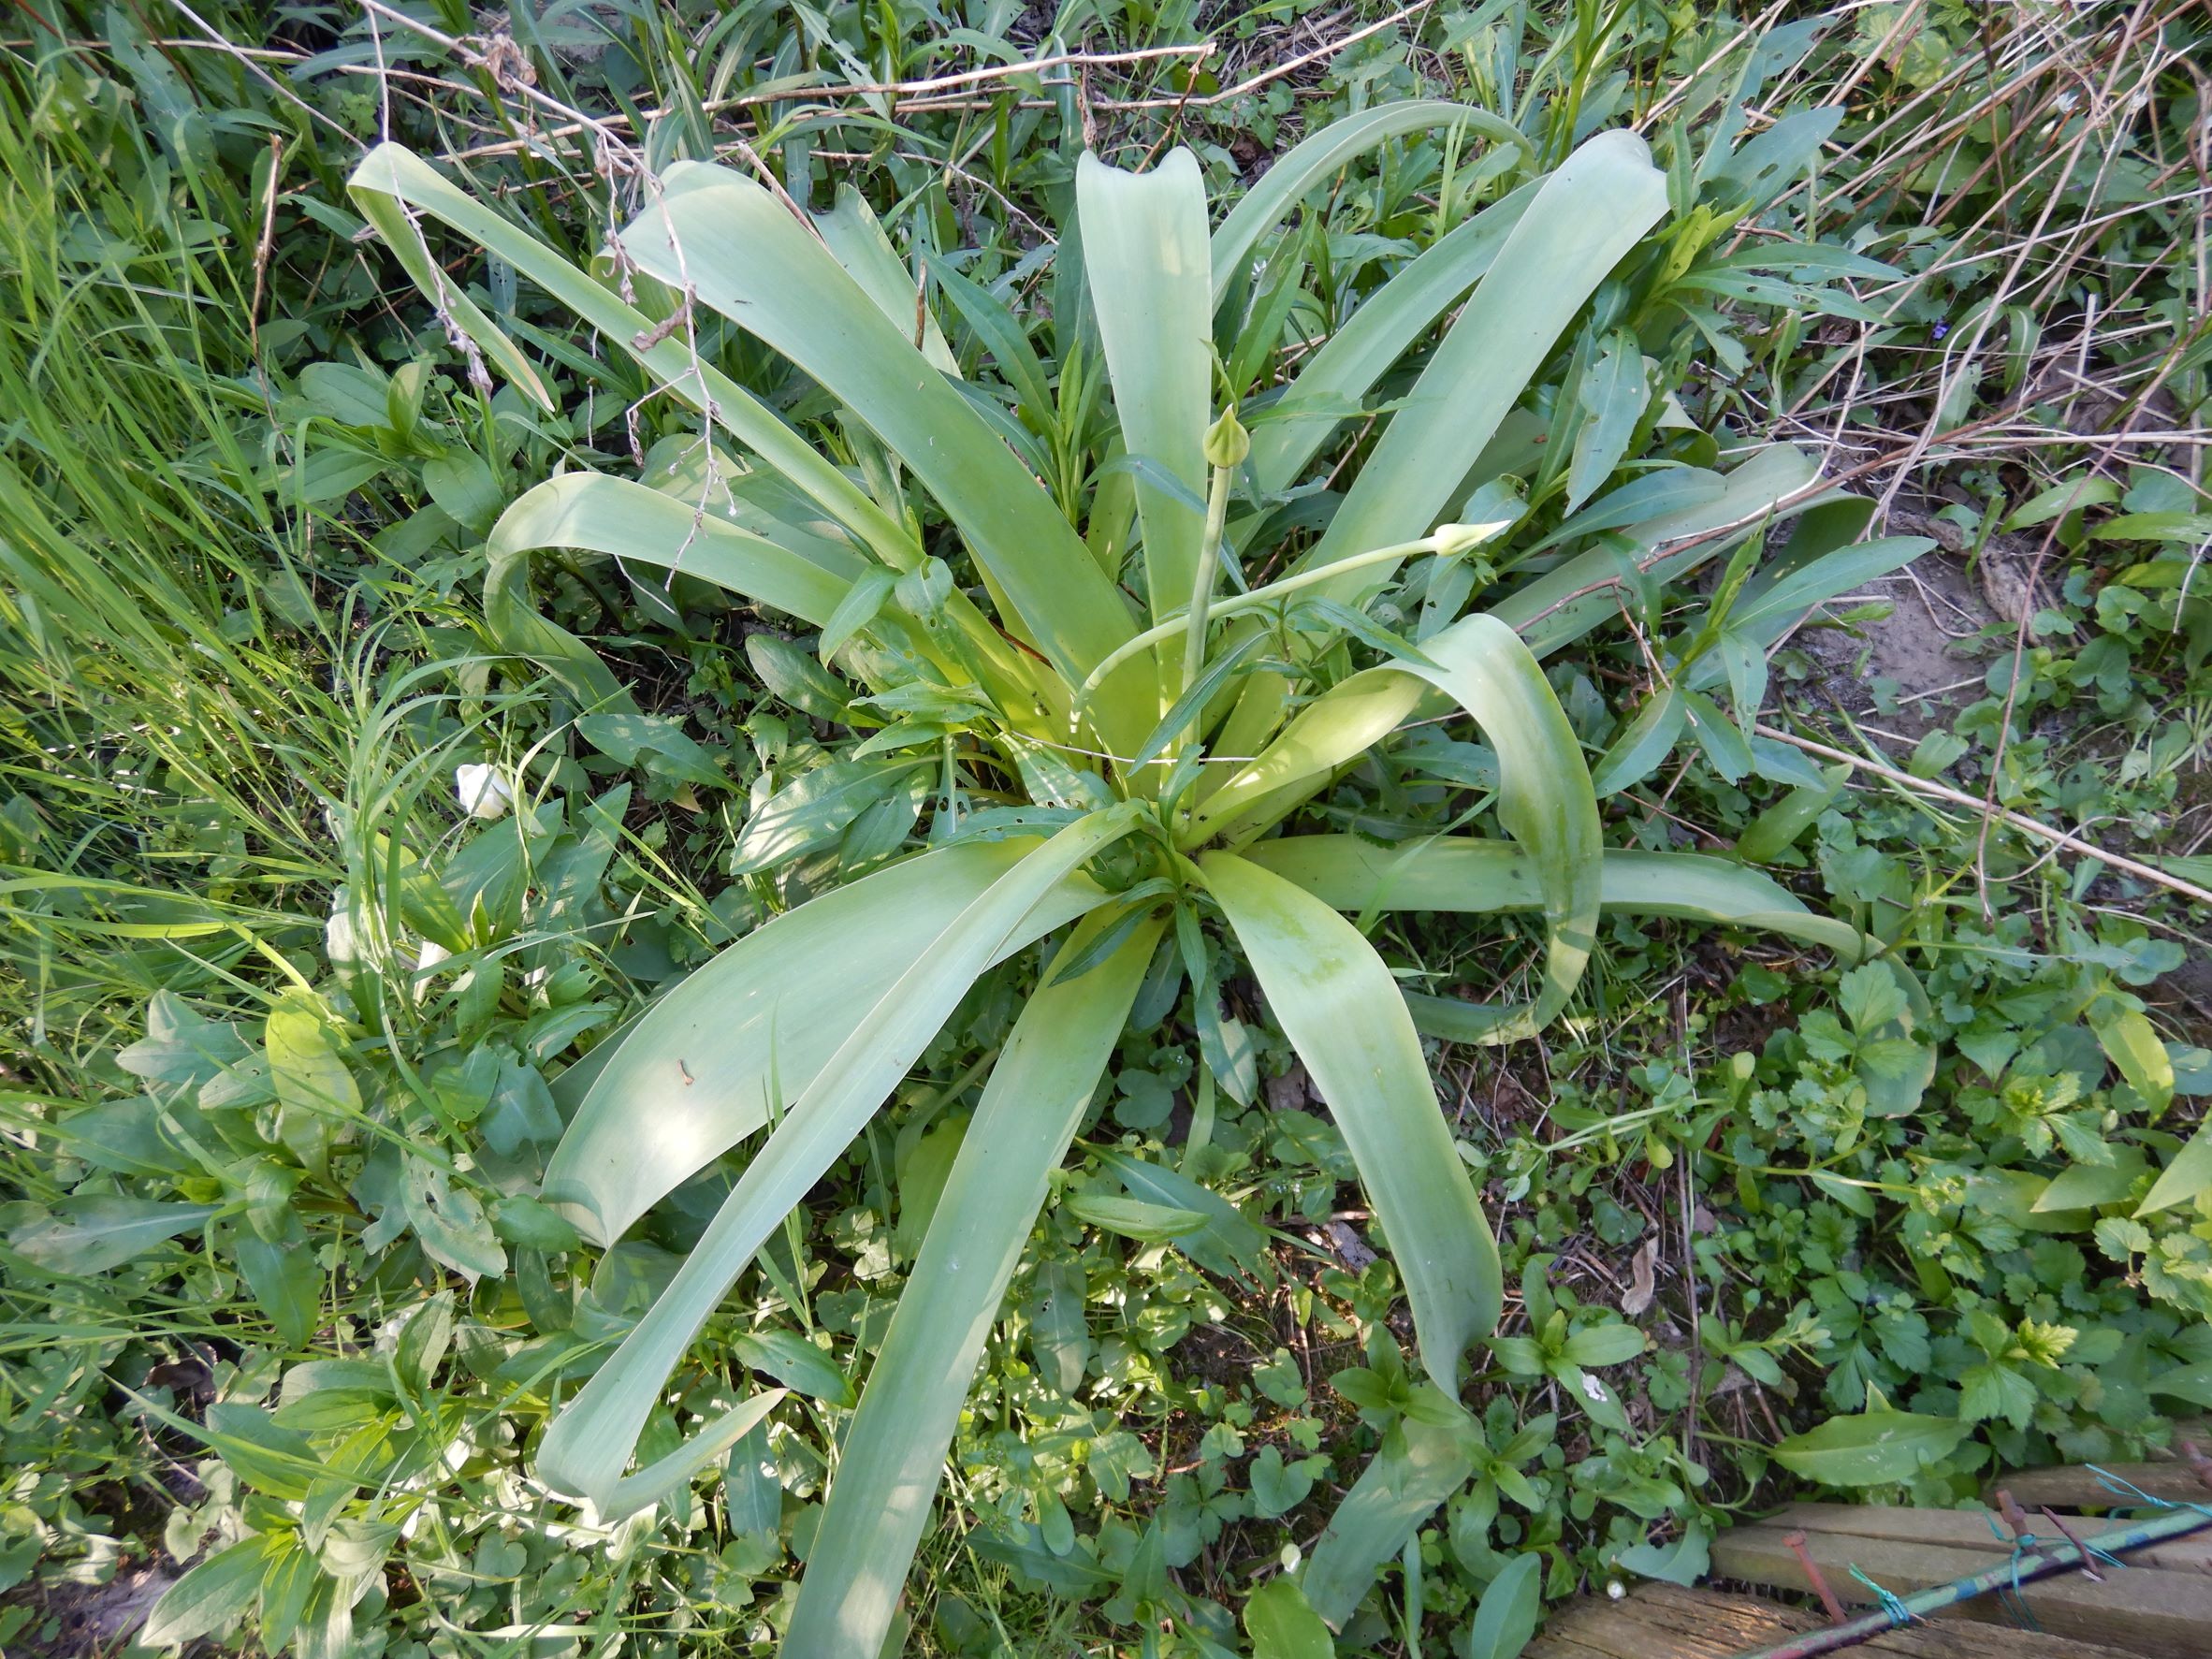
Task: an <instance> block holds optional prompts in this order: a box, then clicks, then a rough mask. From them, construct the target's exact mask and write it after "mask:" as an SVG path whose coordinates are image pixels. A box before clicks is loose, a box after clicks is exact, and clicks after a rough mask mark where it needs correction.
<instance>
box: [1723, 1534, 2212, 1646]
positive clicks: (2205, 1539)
mask: <svg viewBox="0 0 2212 1659" xmlns="http://www.w3.org/2000/svg"><path fill="white" fill-rule="evenodd" d="M1995 1520H1997V1518H1996V1517H1995V1516H1993V1515H1991V1514H1990V1513H1989V1512H1988V1511H1987V1510H1986V1509H1900V1508H1896V1507H1882V1506H1875V1505H1870V1504H1793V1505H1792V1506H1790V1507H1788V1508H1787V1509H1784V1510H1783V1511H1782V1513H1781V1514H1779V1515H1770V1516H1768V1518H1767V1520H1766V1521H1765V1522H1764V1523H1763V1524H1764V1525H1767V1526H1778V1527H1781V1528H1782V1529H1783V1531H1784V1532H1787V1531H1790V1530H1791V1529H1793V1528H1795V1529H1797V1530H1800V1531H1803V1532H1808V1533H1843V1534H1848V1535H1850V1536H1852V1537H1855V1538H1894V1539H1896V1540H1897V1541H1898V1542H1899V1543H1901V1544H1913V1543H1920V1544H1944V1545H1949V1546H1951V1547H1953V1548H1955V1549H1959V1550H1999V1551H2002V1550H2006V1549H2008V1548H2010V1544H2009V1537H2010V1535H2009V1534H2008V1535H2006V1538H2007V1540H2008V1541H2006V1542H2000V1541H1999V1537H1998V1535H1997V1534H1993V1533H1991V1532H1990V1530H1989V1522H1990V1521H1995ZM2059 1520H2060V1521H2064V1522H2065V1523H2066V1528H2065V1530H2067V1531H2070V1532H2072V1533H2073V1534H2074V1536H2075V1537H2077V1538H2088V1537H2093V1536H2095V1535H2097V1534H2098V1533H2101V1532H2103V1531H2104V1530H2105V1529H2106V1528H2107V1527H2110V1526H2111V1525H2112V1524H2113V1522H2111V1521H2107V1520H2104V1519H2103V1518H2101V1517H2097V1516H2089V1515H2070V1514H2068V1513H2067V1512H2066V1511H2064V1510H2063V1509H2061V1510H2059ZM1997 1524H1998V1526H1999V1528H2000V1529H2001V1528H2002V1527H2003V1525H2004V1523H2003V1522H2002V1521H1998V1522H1997ZM2028 1529H2029V1531H2030V1532H2032V1533H2033V1534H2034V1535H2036V1537H2037V1539H2038V1540H2039V1541H2042V1542H2045V1543H2052V1544H2056V1543H2059V1542H2060V1541H2061V1540H2060V1529H2059V1528H2058V1527H2055V1526H2053V1525H2052V1524H2051V1523H2050V1521H2048V1520H2047V1519H2046V1518H2045V1517H2044V1516H2042V1515H2040V1514H2038V1513H2037V1512H2036V1511H2034V1510H2032V1509H2030V1511H2029V1512H2028ZM2127 1563H2128V1565H2129V1566H2130V1567H2131V1568H2133V1569H2135V1570H2137V1571H2140V1570H2141V1569H2143V1568H2145V1567H2157V1568H2160V1569H2161V1570H2164V1571H2167V1572H2183V1573H2212V1529H2207V1530H2206V1531H2205V1532H2201V1533H2195V1534H2192V1535H2190V1536H2189V1537H2186V1538H2169V1539H2167V1540H2166V1541H2165V1542H2163V1543H2159V1544H2151V1545H2148V1546H2147V1547H2146V1548H2144V1549H2141V1550H2129V1551H2128V1554H2127ZM1839 1594H1841V1592H1839ZM2206 1647H2207V1648H2208V1649H2212V1640H2208V1641H2207V1642H2206Z"/></svg>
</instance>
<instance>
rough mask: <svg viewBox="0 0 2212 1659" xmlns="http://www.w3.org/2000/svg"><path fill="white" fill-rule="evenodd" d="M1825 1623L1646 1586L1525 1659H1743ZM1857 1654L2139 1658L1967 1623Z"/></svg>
mask: <svg viewBox="0 0 2212 1659" xmlns="http://www.w3.org/2000/svg"><path fill="white" fill-rule="evenodd" d="M1822 1623H1824V1621H1823V1620H1822V1618H1821V1616H1820V1615H1819V1614H1817V1613H1812V1612H1808V1611H1806V1610H1804V1609H1803V1608H1785V1607H1783V1606H1781V1605H1780V1604H1778V1603H1775V1602H1768V1601H1761V1600H1759V1599H1757V1598H1756V1597H1754V1596H1748V1595H1728V1594H1723V1593H1721V1592H1719V1591H1712V1590H1683V1589H1680V1588H1678V1587H1677V1586H1675V1585H1672V1584H1646V1585H1643V1586H1640V1587H1639V1588H1637V1590H1635V1591H1633V1592H1631V1593H1630V1594H1629V1595H1628V1596H1627V1597H1626V1598H1625V1599H1624V1600H1622V1601H1618V1602H1614V1601H1609V1600H1608V1599H1606V1598H1604V1597H1602V1596H1595V1595H1585V1596H1582V1597H1579V1598H1578V1599H1577V1600H1575V1601H1573V1602H1571V1603H1569V1604H1568V1605H1567V1606H1566V1607H1565V1608H1562V1609H1561V1610H1560V1611H1559V1612H1558V1613H1556V1614H1554V1615H1553V1616H1552V1619H1551V1622H1550V1624H1549V1625H1547V1626H1546V1628H1545V1630H1544V1634H1543V1635H1542V1636H1540V1637H1537V1638H1536V1639H1535V1642H1533V1643H1532V1644H1531V1645H1530V1646H1529V1648H1528V1650H1527V1652H1526V1653H1525V1654H1524V1655H1523V1659H1735V1656H1736V1655H1737V1654H1739V1653H1743V1652H1750V1651H1752V1650H1754V1649H1756V1648H1761V1647H1767V1646H1770V1645H1771V1644H1773V1643H1775V1642H1778V1641H1781V1640H1783V1638H1784V1637H1789V1636H1794V1635H1797V1633H1799V1632H1801V1631H1807V1630H1816V1629H1818V1628H1819V1627H1820V1625H1821V1624H1822ZM1852 1651H1853V1652H1855V1653H1872V1654H1883V1655H1886V1656H1888V1659H2133V1656H2132V1655H2131V1654H2128V1653H2126V1652H2123V1651H2122V1650H2120V1649H2117V1648H2109V1647H2103V1646H2101V1645H2099V1644H2097V1643H2094V1642H2080V1641H2073V1640H2070V1639H2068V1638H2066V1637H2056V1636H2035V1635H2030V1634H2029V1633H2027V1632H2024V1631H2018V1630H2007V1629H2001V1628H1998V1627H1997V1626H1994V1625H1980V1624H1973V1623H1966V1622H1964V1621H1953V1622H1950V1623H1944V1624H1941V1625H1932V1626H1930V1625H1915V1626H1914V1627H1913V1628H1911V1629H1908V1630H1896V1631H1891V1632H1889V1633H1887V1634H1885V1635H1883V1636H1878V1637H1875V1638H1874V1639H1873V1640H1872V1641H1870V1642H1867V1643H1865V1644H1864V1645H1862V1646H1860V1647H1858V1648H1855V1649H1854V1650H1852Z"/></svg>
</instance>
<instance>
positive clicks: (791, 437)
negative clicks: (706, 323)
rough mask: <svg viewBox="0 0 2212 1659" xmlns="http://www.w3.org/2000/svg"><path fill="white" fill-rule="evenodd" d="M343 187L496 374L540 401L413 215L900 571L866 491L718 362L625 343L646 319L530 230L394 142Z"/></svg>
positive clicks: (677, 342)
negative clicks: (476, 250) (644, 377)
mask: <svg viewBox="0 0 2212 1659" xmlns="http://www.w3.org/2000/svg"><path fill="white" fill-rule="evenodd" d="M347 192H348V194H349V195H350V196H352V198H353V202H354V205H355V206H356V207H357V208H358V209H359V210H360V211H361V216H362V217H363V218H364V219H366V220H368V221H369V223H370V224H371V226H374V227H375V228H376V231H377V233H378V234H379V235H380V236H382V237H383V238H384V240H385V241H386V243H387V244H388V245H389V246H390V248H391V250H392V252H393V254H394V255H397V256H398V258H399V260H400V265H401V266H402V267H404V268H405V269H406V271H407V274H408V275H409V276H410V277H412V278H413V279H414V280H415V286H416V287H418V288H420V289H421V290H422V292H423V294H424V295H425V296H426V297H427V298H429V300H430V302H431V304H433V305H435V306H437V307H439V309H440V310H441V311H443V312H444V313H445V314H446V315H448V316H450V317H451V318H452V319H453V321H454V323H455V325H456V326H457V327H459V328H460V329H461V330H462V331H463V332H464V333H465V334H467V335H468V337H469V338H470V339H471V340H472V341H473V342H475V343H476V344H477V345H478V346H479V347H480V348H481V349H482V350H483V351H484V353H485V354H486V355H487V356H488V357H491V358H492V360H493V361H494V362H496V363H497V364H498V365H499V367H500V369H501V371H502V373H505V374H506V375H508V376H509V378H511V379H513V380H514V381H515V382H516V383H517V385H518V386H521V387H522V388H523V390H524V391H526V392H528V393H529V394H530V395H531V397H533V398H534V399H535V400H537V402H538V403H539V404H540V406H541V407H544V408H548V409H549V408H551V407H552V404H551V401H550V400H549V399H548V398H547V396H546V391H545V388H544V386H542V385H541V384H540V383H539V381H538V378H537V374H536V371H534V370H532V369H531V366H530V362H529V360H528V359H527V358H525V357H523V356H522V354H521V353H520V352H519V351H517V349H516V347H515V345H514V342H512V341H510V340H508V339H507V337H506V335H505V334H503V333H502V332H501V330H500V329H499V327H497V326H496V325H495V324H493V323H492V321H491V319H490V318H488V317H487V316H486V315H485V314H484V313H483V312H482V311H481V310H479V309H478V308H477V307H476V306H475V305H474V304H473V303H472V302H470V300H469V299H468V297H467V296H466V295H465V294H463V293H461V292H460V290H459V288H458V284H455V283H454V281H453V280H452V279H451V278H450V277H448V276H446V275H445V273H444V268H443V267H441V266H440V265H439V264H438V262H437V261H436V260H435V259H434V258H433V257H432V256H431V255H430V251H429V246H428V244H427V243H426V242H425V241H424V240H423V236H422V231H421V228H420V227H419V226H418V225H417V223H416V221H415V215H416V214H421V215H426V216H428V217H429V218H432V219H436V220H440V221H442V222H443V223H444V224H445V225H448V226H451V227H452V228H453V229H455V230H458V231H459V232H460V233H461V234H462V235H463V236H466V237H468V238H469V239H470V240H473V241H474V242H475V243H477V244H478V245H479V246H480V247H482V248H483V249H484V250H485V251H486V252H487V253H488V254H490V255H493V256H495V257H497V258H499V259H502V260H504V261H505V262H506V263H507V264H509V265H511V266H513V267H514V268H515V269H516V270H517V271H519V272H520V273H521V274H522V275H524V276H526V277H528V278H530V280H531V282H533V283H535V284H538V286H539V287H541V288H543V289H544V290H545V291H546V293H547V294H549V295H551V296H552V297H553V298H555V299H558V300H559V301H560V303H561V304H563V305H565V306H567V307H568V308H569V310H571V311H573V312H575V313H576V315H578V316H579V317H581V318H583V319H584V321H586V322H587V323H589V324H590V325H591V326H592V327H594V328H596V329H598V330H599V331H600V332H601V333H602V334H604V335H605V336H606V338H607V339H608V340H609V341H611V342H614V343H615V344H616V345H618V346H619V347H620V348H621V349H623V350H625V351H627V352H629V353H630V355H631V356H632V357H635V358H636V359H637V361H638V363H639V364H640V365H641V366H642V367H643V368H644V369H645V370H646V371H647V372H648V373H649V374H651V375H652V376H653V377H654V378H655V379H656V380H658V381H660V382H661V383H662V385H663V386H667V387H668V389H669V390H670V391H671V392H672V393H674V394H675V395H676V396H677V398H678V399H680V400H682V401H684V402H686V403H688V404H690V405H691V407H693V408H695V409H706V410H707V411H708V412H709V413H710V414H711V415H712V416H713V418H714V421H715V423H716V424H717V425H718V426H720V427H721V428H722V429H723V430H725V431H727V432H728V433H729V434H730V435H731V436H732V437H733V438H735V439H736V440H737V441H738V442H739V443H741V444H745V445H746V446H747V447H748V448H749V449H751V450H752V451H753V452H754V453H755V454H757V455H758V456H760V458H762V459H763V460H764V461H766V462H767V463H768V465H769V466H770V467H772V468H774V469H775V470H776V471H777V472H778V473H781V474H782V475H783V476H784V477H786V478H788V479H790V480H791V482H792V483H793V484H794V485H796V486H797V487H798V488H800V489H801V490H803V491H805V492H806V494H807V495H808V497H810V498H811V499H812V500H813V501H814V502H816V503H817V504H818V505H820V506H821V507H822V510H823V511H824V512H826V513H827V514H828V515H829V516H830V517H832V518H834V519H836V520H837V522H838V523H839V524H842V525H844V526H845V527H846V528H847V529H848V530H850V531H852V532H853V533H854V534H855V535H857V536H859V537H860V538H861V540H862V541H864V542H866V544H867V545H868V546H870V547H871V548H873V549H874V550H875V552H876V555H877V557H878V558H880V559H881V560H884V562H886V563H887V564H891V565H894V566H895V567H896V568H898V569H901V570H903V569H906V568H908V567H909V566H910V565H912V564H914V563H915V562H917V561H918V560H919V559H920V558H921V549H920V548H919V547H917V546H915V545H914V542H913V540H912V538H911V537H910V536H909V535H908V534H907V531H906V529H905V527H904V526H902V525H900V524H899V523H898V521H897V520H896V519H895V518H893V517H891V516H890V515H889V514H888V513H886V512H884V511H883V509H882V508H881V507H880V506H878V505H877V504H876V503H875V502H873V501H871V500H869V499H868V496H867V492H866V491H865V490H863V489H862V488H860V487H859V486H858V485H857V484H855V483H853V482H852V480H851V479H850V478H848V477H846V476H845V474H844V473H841V472H839V471H838V470H837V467H835V466H833V465H832V464H831V463H830V461H829V460H828V459H827V458H825V457H823V456H822V455H820V454H818V453H816V451H815V450H814V449H813V448H812V447H811V446H810V445H808V443H807V441H806V440H805V439H804V438H802V437H801V436H800V435H799V434H798V433H797V432H796V431H795V430H793V429H792V428H791V427H790V426H789V425H788V424H786V423H785V422H784V420H783V419H782V418H781V417H780V416H779V415H777V414H776V413H775V412H774V411H773V410H771V409H769V408H768V407H767V406H766V405H765V404H764V403H762V402H761V401H760V400H759V399H757V398H755V397H754V396H753V395H752V394H751V393H750V392H748V391H747V390H746V389H745V388H744V387H743V386H739V385H738V384H737V383H736V382H735V381H734V380H732V379H731V378H730V377H729V376H728V375H726V374H724V373H722V372H721V371H720V370H718V369H715V368H712V367H711V366H709V365H707V364H705V363H702V362H701V361H699V359H698V357H696V355H695V354H694V353H693V352H692V351H691V347H690V345H689V344H688V343H687V342H685V341H684V340H682V339H678V338H677V337H675V336H673V335H672V336H668V337H665V338H662V339H661V340H659V341H657V342H655V343H653V344H652V345H650V346H648V347H645V348H642V349H641V348H640V347H639V346H638V345H637V344H636V343H635V342H637V341H639V340H641V339H650V338H651V337H652V336H653V335H654V334H655V333H656V332H657V330H656V329H655V327H654V321H653V319H652V318H650V317H648V316H647V315H646V314H645V313H643V312H641V311H639V310H638V309H637V308H636V307H635V306H633V305H631V304H629V303H628V302H626V301H625V300H624V299H623V298H622V297H621V296H620V295H618V294H617V293H616V292H615V291H614V290H613V289H612V288H610V287H608V286H606V285H605V284H604V283H601V282H599V281H598V280H597V279H596V278H594V277H592V276H591V275H590V274H589V272H587V271H584V270H581V269H577V267H576V266H575V264H574V263H572V262H571V261H570V260H568V259H566V258H564V257H562V255H560V254H559V253H557V252H556V251H554V250H553V249H551V248H549V247H547V246H546V244H545V243H544V242H542V241H540V240H538V239H537V238H536V237H534V236H532V235H531V233H530V232H529V231H527V230H525V229H523V228H522V227H521V226H518V225H516V224H515V223H514V222H513V221H511V220H508V219H506V218H503V217H502V216H501V215H500V214H499V213H497V212H495V211H492V210H491V209H490V208H488V207H486V206H485V205H484V204H483V203H482V202H480V201H478V200H476V199H475V198H474V197H473V196H470V195H469V194H468V193H467V192H466V191H463V190H459V189H458V188H456V187H455V186H454V185H452V184H451V183H449V182H446V181H445V180H444V179H443V178H441V177H440V176H439V175H438V173H437V172H436V171H435V170H434V169H433V168H432V167H430V166H429V163H427V162H425V161H424V160H423V159H422V158H421V157H420V156H418V155H416V154H415V153H413V152H412V151H410V150H408V149H406V148H405V147H404V146H402V145H399V144H391V143H385V144H379V145H378V146H377V147H376V148H375V149H373V150H371V152H370V153H368V154H367V155H365V156H363V157H362V158H361V163H360V165H359V166H358V167H356V168H355V169H354V173H353V177H352V178H351V179H350V180H349V181H348V182H347Z"/></svg>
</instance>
